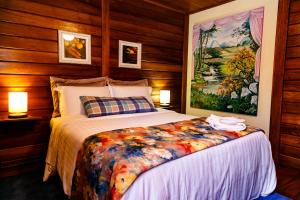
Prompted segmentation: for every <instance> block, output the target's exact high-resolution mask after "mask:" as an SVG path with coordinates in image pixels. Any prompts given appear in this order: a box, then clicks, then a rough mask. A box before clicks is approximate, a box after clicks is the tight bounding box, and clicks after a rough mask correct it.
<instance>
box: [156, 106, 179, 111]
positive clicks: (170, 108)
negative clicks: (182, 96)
mask: <svg viewBox="0 0 300 200" xmlns="http://www.w3.org/2000/svg"><path fill="white" fill-rule="evenodd" d="M156 108H163V109H166V110H173V109H174V108H175V107H174V106H172V105H169V106H161V105H158V106H157V107H156Z"/></svg>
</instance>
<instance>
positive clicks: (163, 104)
mask: <svg viewBox="0 0 300 200" xmlns="http://www.w3.org/2000/svg"><path fill="white" fill-rule="evenodd" d="M169 106H170V104H169V103H161V104H160V107H169Z"/></svg>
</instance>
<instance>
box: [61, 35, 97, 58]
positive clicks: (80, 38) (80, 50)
mask: <svg viewBox="0 0 300 200" xmlns="http://www.w3.org/2000/svg"><path fill="white" fill-rule="evenodd" d="M58 40H59V62H61V63H76V64H91V36H90V35H86V34H81V33H72V32H67V31H61V30H59V31H58Z"/></svg>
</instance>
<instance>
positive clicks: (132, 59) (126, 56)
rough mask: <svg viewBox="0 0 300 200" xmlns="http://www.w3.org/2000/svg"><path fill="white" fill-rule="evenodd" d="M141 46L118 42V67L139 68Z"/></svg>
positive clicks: (139, 44)
mask: <svg viewBox="0 0 300 200" xmlns="http://www.w3.org/2000/svg"><path fill="white" fill-rule="evenodd" d="M141 58H142V44H141V43H134V42H127V41H122V40H119V67H127V68H138V69H140V68H141Z"/></svg>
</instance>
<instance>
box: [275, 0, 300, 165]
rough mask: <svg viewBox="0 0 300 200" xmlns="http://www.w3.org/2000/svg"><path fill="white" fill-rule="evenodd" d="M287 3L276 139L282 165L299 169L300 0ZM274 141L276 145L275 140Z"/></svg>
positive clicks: (278, 89)
mask: <svg viewBox="0 0 300 200" xmlns="http://www.w3.org/2000/svg"><path fill="white" fill-rule="evenodd" d="M287 2H290V9H289V12H288V13H286V17H285V18H286V19H288V25H287V41H286V49H285V50H286V56H285V62H284V63H285V65H284V66H283V65H282V66H281V67H282V68H283V70H284V71H283V73H284V75H283V76H282V75H281V76H282V77H281V78H283V79H282V84H280V85H281V87H277V88H276V90H277V91H278V92H277V93H280V94H281V96H282V99H281V101H280V102H278V103H279V104H280V103H281V114H280V112H279V116H280V115H281V119H279V120H277V121H276V125H274V126H277V125H278V126H279V127H280V132H279V136H280V138H279V139H278V141H277V143H278V153H277V155H278V158H279V164H284V165H289V166H292V167H297V168H300V157H299V155H300V37H299V34H300V1H297V0H290V1H287ZM287 4H288V3H287ZM281 26H282V27H279V28H282V29H284V24H281ZM280 41H281V40H280ZM281 42H282V43H283V42H285V41H281ZM283 50H284V49H283ZM277 59H279V58H277ZM277 62H278V60H277ZM277 70H279V69H277ZM275 80H276V81H279V80H280V79H278V78H277V79H275ZM281 90H282V91H281ZM273 94H274V92H273ZM273 98H274V96H273ZM273 101H274V99H273ZM275 112H277V113H278V110H274V111H273V113H275ZM276 115H277V114H276ZM271 128H272V127H271ZM272 134H273V133H272ZM274 134H275V135H276V134H277V133H274ZM271 138H272V136H271ZM272 144H273V146H276V141H273V143H272Z"/></svg>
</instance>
